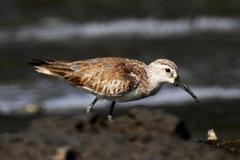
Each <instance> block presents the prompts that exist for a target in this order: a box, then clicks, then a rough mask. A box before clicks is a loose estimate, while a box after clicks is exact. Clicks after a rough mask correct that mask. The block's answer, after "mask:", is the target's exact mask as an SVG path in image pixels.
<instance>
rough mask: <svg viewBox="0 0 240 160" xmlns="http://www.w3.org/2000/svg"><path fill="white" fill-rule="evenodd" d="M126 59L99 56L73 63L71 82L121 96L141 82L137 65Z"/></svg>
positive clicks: (94, 90) (101, 93)
mask: <svg viewBox="0 0 240 160" xmlns="http://www.w3.org/2000/svg"><path fill="white" fill-rule="evenodd" d="M126 62H128V61H126V59H119V58H118V59H114V58H111V59H110V58H98V59H91V60H87V61H77V62H73V63H72V64H71V67H70V68H71V69H72V70H73V73H72V74H71V76H69V77H66V79H67V80H69V82H70V83H72V84H74V85H77V86H80V87H82V88H84V89H85V90H88V91H91V92H94V93H96V94H100V95H105V96H121V95H123V94H125V93H128V92H129V91H132V90H133V89H135V88H137V87H138V86H139V84H140V80H139V77H138V76H137V74H136V71H137V70H136V66H134V65H131V64H132V63H126Z"/></svg>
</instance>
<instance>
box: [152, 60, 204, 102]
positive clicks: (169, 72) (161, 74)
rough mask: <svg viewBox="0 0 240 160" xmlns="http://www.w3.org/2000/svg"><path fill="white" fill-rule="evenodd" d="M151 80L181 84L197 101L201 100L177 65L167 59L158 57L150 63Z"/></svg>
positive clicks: (153, 81)
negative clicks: (185, 81)
mask: <svg viewBox="0 0 240 160" xmlns="http://www.w3.org/2000/svg"><path fill="white" fill-rule="evenodd" d="M148 71H149V72H150V75H151V81H152V83H155V84H164V83H170V84H173V85H175V86H179V87H181V88H182V89H184V90H185V91H186V92H187V93H189V94H190V95H191V96H192V97H193V98H194V100H195V101H196V102H199V99H198V98H197V96H196V95H195V94H194V93H193V92H192V90H191V89H190V88H189V87H188V86H187V85H186V84H185V83H184V82H183V81H182V80H181V79H180V76H179V73H178V68H177V65H176V64H175V63H174V62H172V61H170V60H167V59H158V60H156V61H154V62H152V63H150V64H149V70H148Z"/></svg>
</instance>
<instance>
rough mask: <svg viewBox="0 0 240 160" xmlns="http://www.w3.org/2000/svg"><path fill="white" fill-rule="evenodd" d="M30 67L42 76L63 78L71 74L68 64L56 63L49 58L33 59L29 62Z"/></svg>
mask: <svg viewBox="0 0 240 160" xmlns="http://www.w3.org/2000/svg"><path fill="white" fill-rule="evenodd" d="M29 64H30V65H32V66H34V67H35V68H36V71H37V72H39V73H42V74H47V75H51V76H57V77H62V78H64V77H65V76H67V75H69V74H71V73H72V70H71V69H70V65H69V63H68V62H64V61H56V60H53V59H49V58H44V59H33V61H32V62H29Z"/></svg>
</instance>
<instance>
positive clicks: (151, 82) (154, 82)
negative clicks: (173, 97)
mask: <svg viewBox="0 0 240 160" xmlns="http://www.w3.org/2000/svg"><path fill="white" fill-rule="evenodd" d="M146 71H147V75H148V92H149V94H150V95H152V94H156V93H157V92H158V90H159V89H160V88H161V86H162V85H163V84H164V83H160V82H159V79H158V77H157V76H158V75H156V72H155V71H154V68H153V67H151V66H148V67H147V69H146Z"/></svg>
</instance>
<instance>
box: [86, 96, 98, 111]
mask: <svg viewBox="0 0 240 160" xmlns="http://www.w3.org/2000/svg"><path fill="white" fill-rule="evenodd" d="M97 100H98V99H97V98H95V99H94V100H93V101H92V103H91V104H89V105H88V107H87V113H90V112H92V109H93V106H94V105H95V103H96V102H97Z"/></svg>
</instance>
